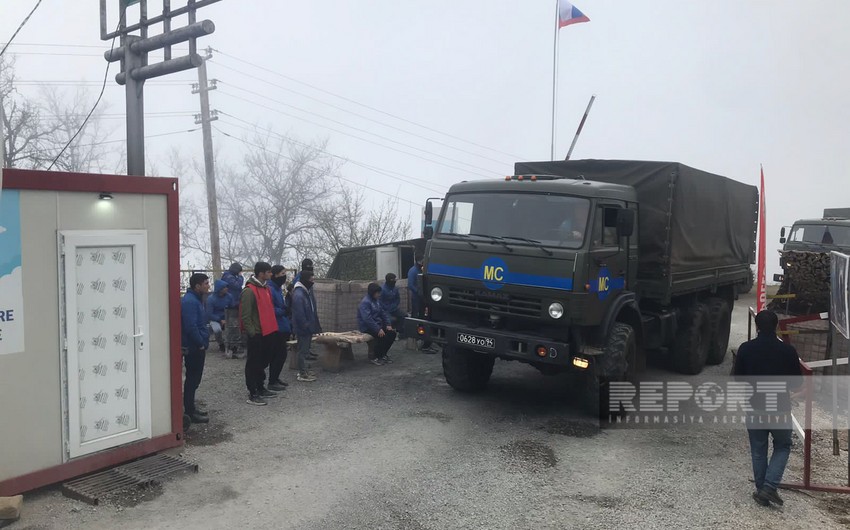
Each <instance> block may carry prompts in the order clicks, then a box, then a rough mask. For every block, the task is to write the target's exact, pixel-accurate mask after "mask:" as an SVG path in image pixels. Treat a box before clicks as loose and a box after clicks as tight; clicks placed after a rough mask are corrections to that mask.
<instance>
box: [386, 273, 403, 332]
mask: <svg viewBox="0 0 850 530" xmlns="http://www.w3.org/2000/svg"><path fill="white" fill-rule="evenodd" d="M397 279H398V278H397V276H396V275H395V274H393V273H392V272H390V273H387V275H386V276H385V281H384V286H383V287H381V307H382V308H383V309H384V311H386V313H387V314H388V315H389V316H390V319H391V320H390V321H391V322H392V323H393V328H395V329H396V330H398V335H399V338H401V339H403V338H404V318H405V317H406V316H407V313H405V312H404V311H402V310H401V294H400V293H399V292H398V287H396V281H397Z"/></svg>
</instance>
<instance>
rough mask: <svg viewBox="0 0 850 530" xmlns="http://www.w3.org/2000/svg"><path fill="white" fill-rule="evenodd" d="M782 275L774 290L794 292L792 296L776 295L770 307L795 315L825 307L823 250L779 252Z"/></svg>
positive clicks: (827, 277) (827, 262) (826, 261)
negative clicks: (784, 297) (783, 269)
mask: <svg viewBox="0 0 850 530" xmlns="http://www.w3.org/2000/svg"><path fill="white" fill-rule="evenodd" d="M781 254H782V262H783V263H784V264H785V265H784V268H785V275H784V279H783V280H782V285H780V286H779V292H778V293H777V294H780V295H783V294H794V295H795V297H794V298H792V299H777V300H773V301H772V302H771V304H770V309H772V310H774V311H782V312H786V308H787V312H789V313H791V314H795V315H809V314H813V313H823V312H826V311H829V281H830V270H829V267H830V258H829V254H828V253H825V252H802V251H794V250H789V251H786V252H782V253H781Z"/></svg>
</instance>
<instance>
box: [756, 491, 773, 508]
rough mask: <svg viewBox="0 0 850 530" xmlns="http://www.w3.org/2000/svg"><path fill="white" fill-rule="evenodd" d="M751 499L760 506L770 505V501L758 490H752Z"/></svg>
mask: <svg viewBox="0 0 850 530" xmlns="http://www.w3.org/2000/svg"><path fill="white" fill-rule="evenodd" d="M753 500H754V501H756V503H758V504H759V505H760V506H765V507H767V506H770V501H769V500H767V497H765V496H764V495H762V493H761V492H760V491H754V492H753Z"/></svg>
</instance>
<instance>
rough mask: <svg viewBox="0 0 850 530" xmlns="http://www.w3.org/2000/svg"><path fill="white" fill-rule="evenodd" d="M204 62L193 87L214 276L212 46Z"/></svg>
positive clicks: (217, 244)
mask: <svg viewBox="0 0 850 530" xmlns="http://www.w3.org/2000/svg"><path fill="white" fill-rule="evenodd" d="M206 52H207V53H206V56H205V57H204V62H202V63H201V65H200V66H199V67H198V84H197V85H194V86H193V87H192V93H193V94H200V96H201V113H200V114H196V115H195V123H196V124H200V125H201V129H202V131H203V134H204V169H205V171H206V177H207V178H206V182H207V211H208V212H209V219H210V251H211V253H212V269H213V276H214V277H218V276H219V275H220V274H221V239H220V234H219V230H218V195H216V191H215V156H214V155H213V143H212V126H211V125H210V124H211V123H212V122H213V121H215V120H217V119H218V111H215V110H214V111H212V112H210V90H215V89H216V88H217V87H216V80H215V79H213V80H212V81H209V82H208V81H207V60H208V59H210V58H212V48H207V50H206Z"/></svg>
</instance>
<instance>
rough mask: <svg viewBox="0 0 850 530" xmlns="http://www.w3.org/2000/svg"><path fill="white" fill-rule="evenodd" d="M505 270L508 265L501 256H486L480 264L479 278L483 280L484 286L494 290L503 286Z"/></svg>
mask: <svg viewBox="0 0 850 530" xmlns="http://www.w3.org/2000/svg"><path fill="white" fill-rule="evenodd" d="M507 272H508V265H507V264H506V263H505V262H504V260H502V258H498V257H495V256H494V257H491V258H487V259H486V260H485V261H484V263H483V264H482V265H481V278H482V280H483V281H484V286H485V287H487V288H488V289H490V290H491V291H496V290H498V289H501V288H502V287H504V286H505V283H504V282H505V276H506V275H507Z"/></svg>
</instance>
